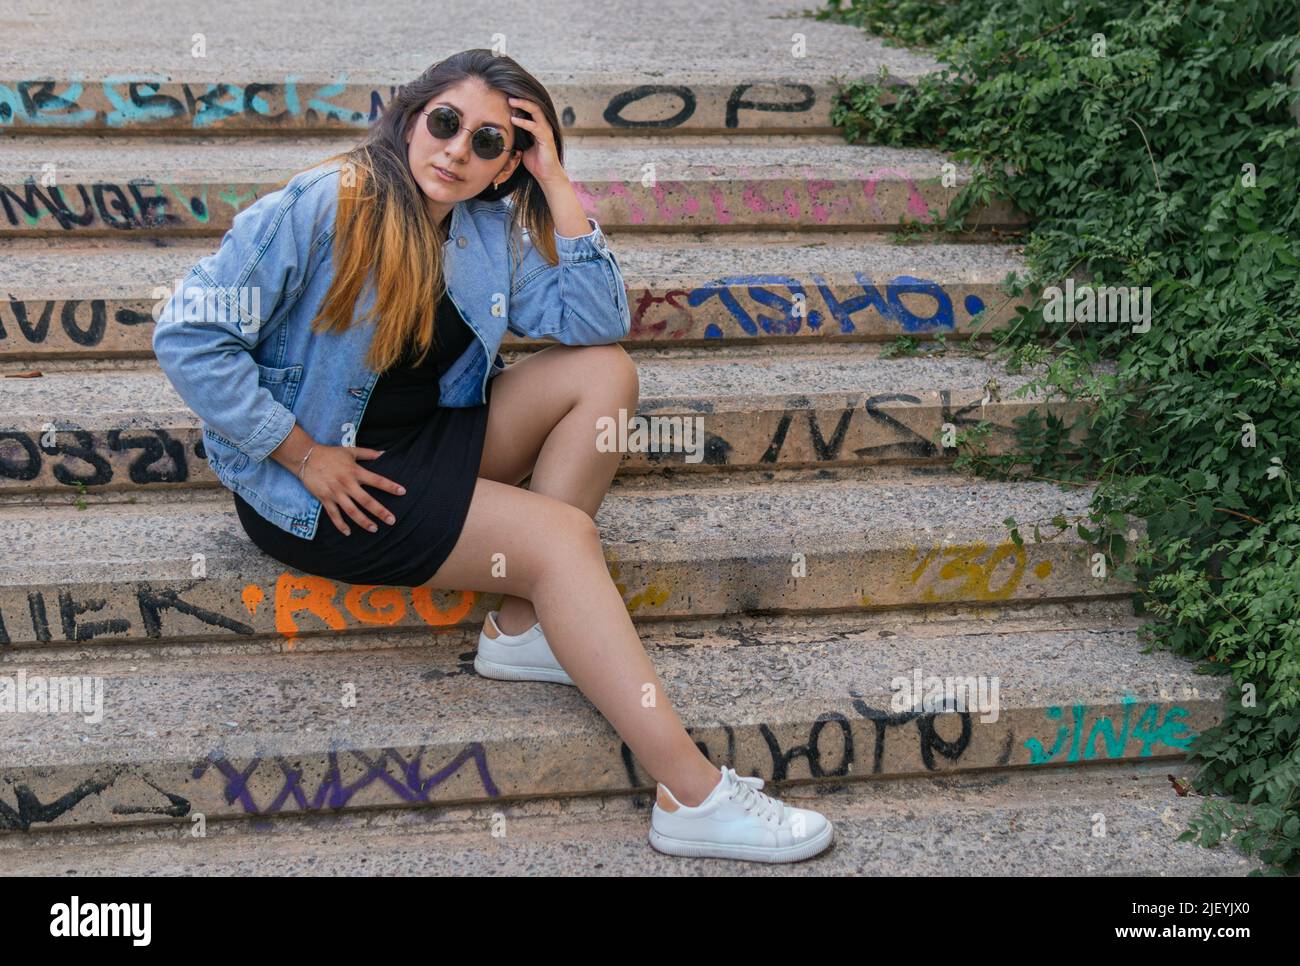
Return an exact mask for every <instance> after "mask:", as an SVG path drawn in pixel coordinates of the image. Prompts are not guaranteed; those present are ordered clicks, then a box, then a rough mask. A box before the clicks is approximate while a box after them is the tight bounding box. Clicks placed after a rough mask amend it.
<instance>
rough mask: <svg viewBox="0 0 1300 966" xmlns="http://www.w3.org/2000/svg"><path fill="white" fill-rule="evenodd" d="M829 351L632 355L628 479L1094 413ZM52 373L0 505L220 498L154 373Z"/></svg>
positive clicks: (1004, 434) (904, 450) (983, 378)
mask: <svg viewBox="0 0 1300 966" xmlns="http://www.w3.org/2000/svg"><path fill="white" fill-rule="evenodd" d="M818 350H819V351H808V350H806V349H805V350H804V351H792V350H786V348H785V347H780V348H779V350H778V349H777V348H776V347H765V346H745V347H739V348H728V349H722V348H718V349H697V350H683V349H671V350H654V351H642V350H633V352H632V355H633V358H634V359H635V360H636V363H637V369H638V372H639V374H640V381H641V405H640V407H639V409H638V413H639V415H640V417H641V419H640V420H639V421H635V422H632V423H631V425H630V426H629V434H628V436H627V437H626V439H625V440H623V441H619V445H620V448H622V449H623V450H624V453H623V462H622V464H621V465H620V472H624V473H638V472H647V471H652V470H660V469H664V468H666V467H674V468H678V469H683V470H697V471H701V472H703V471H713V470H718V469H722V468H740V467H749V468H768V467H776V466H783V467H795V466H811V467H822V466H843V465H852V464H875V463H881V462H890V463H900V462H908V463H927V462H940V463H945V462H948V461H950V460H951V459H952V458H953V457H955V456H956V455H957V453H958V451H959V448H958V447H957V446H956V434H957V433H959V432H965V431H967V430H969V429H970V428H972V427H974V426H976V425H979V424H980V423H981V422H987V423H988V424H989V425H990V426H991V427H992V431H991V433H990V435H989V436H988V438H987V447H988V448H987V451H988V452H989V453H1006V452H1011V451H1013V450H1014V448H1015V441H1016V427H1015V422H1014V421H1015V420H1016V419H1019V418H1022V417H1023V416H1024V415H1025V414H1026V413H1028V412H1029V411H1031V410H1034V409H1037V410H1038V411H1039V413H1040V415H1045V414H1048V413H1050V414H1052V415H1054V416H1056V417H1058V418H1060V419H1062V421H1063V422H1064V423H1065V424H1066V425H1071V424H1074V423H1075V422H1076V421H1078V425H1077V426H1076V428H1075V435H1076V438H1082V435H1083V433H1084V432H1085V427H1084V426H1083V424H1082V419H1081V417H1082V416H1084V414H1085V413H1086V412H1087V407H1086V405H1085V404H1084V403H1082V402H1068V403H1067V402H1064V401H1063V400H1060V399H1057V400H1053V401H1048V400H1047V399H1046V394H1045V393H1044V392H1042V391H1041V390H1040V391H1038V392H1036V393H1033V394H1027V398H1025V399H1019V398H1015V393H1016V392H1017V391H1018V390H1020V389H1022V388H1025V389H1027V388H1028V384H1029V381H1030V379H1031V377H1033V376H1036V375H1041V372H1040V371H1038V370H1035V371H1028V370H1027V371H1024V372H1021V373H1018V374H1011V373H1008V372H1007V371H1006V369H1005V367H1004V366H1002V365H1000V364H997V363H996V362H994V361H991V360H989V359H985V358H981V357H979V356H977V355H974V354H966V353H963V352H961V351H959V350H958V349H951V350H949V351H948V352H946V353H944V354H942V355H937V354H929V355H926V356H905V357H900V358H881V352H880V349H879V348H878V347H876V346H873V345H870V344H865V343H859V344H848V345H828V346H820V347H818ZM507 356H508V358H507V361H514V357H516V356H517V354H516V353H507ZM54 365H55V366H59V367H60V368H58V369H54V370H53V371H46V370H45V369H44V368H43V369H42V370H41V371H42V372H43V375H41V376H39V377H33V378H4V379H3V382H0V385H3V389H4V398H5V411H4V413H3V415H0V492H41V491H48V490H65V491H66V490H68V489H69V488H80V487H83V486H85V487H108V488H114V489H125V490H137V489H140V488H148V487H156V486H170V485H180V486H217V485H220V484H219V483H218V480H217V477H216V474H215V473H213V472H212V469H211V467H209V465H208V463H207V459H206V456H205V455H204V449H203V431H202V423H201V421H200V419H199V417H198V416H197V415H195V413H194V412H193V411H191V410H190V408H189V407H188V406H187V405H186V403H185V401H184V400H183V399H182V398H181V397H180V396H179V395H177V393H176V391H175V389H174V388H173V387H172V384H171V382H170V381H169V380H168V379H167V377H166V375H165V374H164V373H163V372H162V371H161V370H159V369H158V368H157V367H156V366H155V365H152V364H149V363H146V362H134V361H131V362H125V363H121V362H108V363H105V364H103V365H102V367H96V368H94V369H88V364H87V363H86V362H84V361H80V360H75V361H72V360H69V361H59V362H56V363H54ZM945 426H950V427H952V428H951V433H952V434H953V435H952V439H951V444H952V445H949V446H946V447H945V445H944V427H945ZM638 431H640V432H641V433H642V434H643V437H642V438H638V437H637V436H636V433H637V432H638ZM593 432H594V428H593ZM624 444H625V445H624Z"/></svg>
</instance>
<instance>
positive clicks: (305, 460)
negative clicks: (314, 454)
mask: <svg viewBox="0 0 1300 966" xmlns="http://www.w3.org/2000/svg"><path fill="white" fill-rule="evenodd" d="M315 448H316V446H315V445H314V444H313V445H312V446H311V447H310V448H309V449H308V450H307V455H306V456H304V457H303V458H302V466H300V467H298V480H299V481H300V482H301V480H302V473H303V470H305V469H307V461H308V460H309V459H311V451H312V450H314V449H315Z"/></svg>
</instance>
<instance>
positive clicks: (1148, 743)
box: [1025, 694, 1195, 765]
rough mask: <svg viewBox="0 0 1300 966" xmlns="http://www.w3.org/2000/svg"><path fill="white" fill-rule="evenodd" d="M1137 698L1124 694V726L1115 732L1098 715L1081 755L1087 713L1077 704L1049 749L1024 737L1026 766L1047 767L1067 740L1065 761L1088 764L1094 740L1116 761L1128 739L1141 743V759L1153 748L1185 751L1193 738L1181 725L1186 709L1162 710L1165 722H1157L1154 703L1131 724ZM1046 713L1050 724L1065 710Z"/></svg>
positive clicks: (1093, 752)
mask: <svg viewBox="0 0 1300 966" xmlns="http://www.w3.org/2000/svg"><path fill="white" fill-rule="evenodd" d="M1137 700H1138V699H1137V698H1135V697H1133V696H1132V695H1130V694H1126V695H1124V698H1123V704H1124V724H1123V727H1122V728H1120V729H1119V731H1118V732H1117V731H1116V730H1115V723H1114V722H1113V721H1112V720H1111V718H1110V717H1109V716H1108V715H1100V716H1098V718H1097V719H1096V720H1095V721H1094V722H1093V723H1092V728H1091V729H1090V730H1089V731H1088V737H1087V739H1085V740H1084V741H1083V749H1082V753H1080V748H1079V742H1080V737H1081V736H1082V735H1083V732H1084V723H1085V718H1086V716H1087V713H1088V708H1087V706H1086V705H1082V704H1076V705H1073V706H1072V707H1071V709H1070V712H1071V717H1072V718H1073V719H1074V720H1073V724H1072V726H1067V725H1061V726H1060V727H1058V728H1057V729H1056V740H1055V741H1054V742H1053V744H1052V747H1051V750H1050V751H1049V750H1046V749H1045V748H1044V747H1043V743H1042V742H1041V741H1039V740H1038V739H1037V738H1027V739H1026V740H1025V747H1026V748H1028V749H1029V763H1030V764H1031V765H1042V764H1046V763H1048V762H1050V761H1052V760H1053V759H1055V758H1056V756H1057V755H1058V754H1059V753H1060V752H1061V749H1062V746H1063V745H1064V744H1065V741H1066V739H1067V738H1068V739H1070V750H1069V752H1068V754H1067V755H1066V756H1065V758H1064V759H1062V760H1064V761H1080V760H1082V761H1091V760H1092V759H1094V758H1096V757H1097V749H1096V740H1097V738H1098V737H1100V738H1101V740H1102V743H1103V745H1104V746H1105V752H1104V754H1105V757H1107V758H1119V757H1122V756H1123V755H1124V753H1125V750H1126V749H1127V748H1128V743H1129V741H1130V739H1137V740H1138V741H1140V742H1142V750H1141V752H1140V755H1141V756H1142V757H1143V758H1148V757H1150V756H1151V753H1152V749H1153V748H1154V747H1155V746H1156V745H1160V744H1163V745H1167V746H1169V747H1170V748H1178V749H1182V750H1186V749H1187V748H1188V747H1190V745H1191V742H1192V739H1193V738H1195V732H1193V731H1192V730H1191V729H1190V728H1188V727H1187V725H1186V724H1185V723H1184V719H1186V717H1187V709H1186V708H1181V707H1178V706H1177V705H1175V706H1173V707H1171V708H1169V709H1168V710H1166V711H1165V718H1164V721H1163V722H1162V721H1160V720H1159V718H1160V706H1159V705H1158V704H1156V703H1154V702H1152V703H1150V704H1148V705H1147V706H1146V709H1145V710H1144V711H1143V712H1142V715H1141V717H1139V718H1138V720H1137V723H1136V724H1134V723H1133V722H1132V721H1131V720H1130V718H1131V716H1132V711H1133V705H1134V704H1135V703H1136V702H1137ZM1045 714H1046V715H1047V717H1048V718H1049V719H1050V720H1052V721H1060V720H1061V718H1062V717H1063V715H1064V711H1063V710H1062V709H1061V708H1060V707H1057V706H1053V707H1050V708H1048V709H1047V710H1046V712H1045ZM1180 731H1182V732H1186V735H1185V736H1180V735H1179V734H1178V732H1180Z"/></svg>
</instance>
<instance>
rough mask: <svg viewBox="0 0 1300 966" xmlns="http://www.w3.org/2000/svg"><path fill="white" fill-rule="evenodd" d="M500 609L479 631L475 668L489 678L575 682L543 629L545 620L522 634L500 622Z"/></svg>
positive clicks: (493, 612) (560, 682)
mask: <svg viewBox="0 0 1300 966" xmlns="http://www.w3.org/2000/svg"><path fill="white" fill-rule="evenodd" d="M497 613H498V612H497V611H491V612H490V613H489V614H488V616H487V620H486V621H484V623H483V630H481V631H479V635H478V654H477V655H475V657H474V670H475V671H477V672H478V673H479V674H481V675H483V676H484V677H485V678H496V679H498V680H501V681H552V682H554V683H556V684H573V678H571V677H569V674H568V672H567V671H565V670H564V668H562V667H561V666H560V662H559V661H557V660H556V659H555V655H554V654H552V653H551V645H550V644H548V643H547V642H546V635H545V634H543V633H542V622H541V621H538V622H537V623H536V624H534V625H533V626H532V627H530V628H528V630H526V631H524V632H522V633H520V634H506V633H504V632H503V631H502V630H501V628H500V627H499V626H498V625H497ZM489 630H490V631H491V632H492V634H491V636H489V634H488V631H489ZM574 687H577V685H574Z"/></svg>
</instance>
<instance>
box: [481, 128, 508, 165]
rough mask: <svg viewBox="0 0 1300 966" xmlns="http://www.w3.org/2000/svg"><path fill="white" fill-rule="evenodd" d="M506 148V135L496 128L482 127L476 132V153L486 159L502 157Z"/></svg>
mask: <svg viewBox="0 0 1300 966" xmlns="http://www.w3.org/2000/svg"><path fill="white" fill-rule="evenodd" d="M505 149H506V139H505V136H504V135H503V134H502V133H501V132H500V131H498V130H497V129H496V128H494V127H481V128H479V129H478V130H477V131H475V132H474V153H475V154H477V155H478V156H479V157H480V158H482V159H483V160H484V161H491V160H492V159H493V158H497V157H500V156H501V152H502V151H504V150H505Z"/></svg>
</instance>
